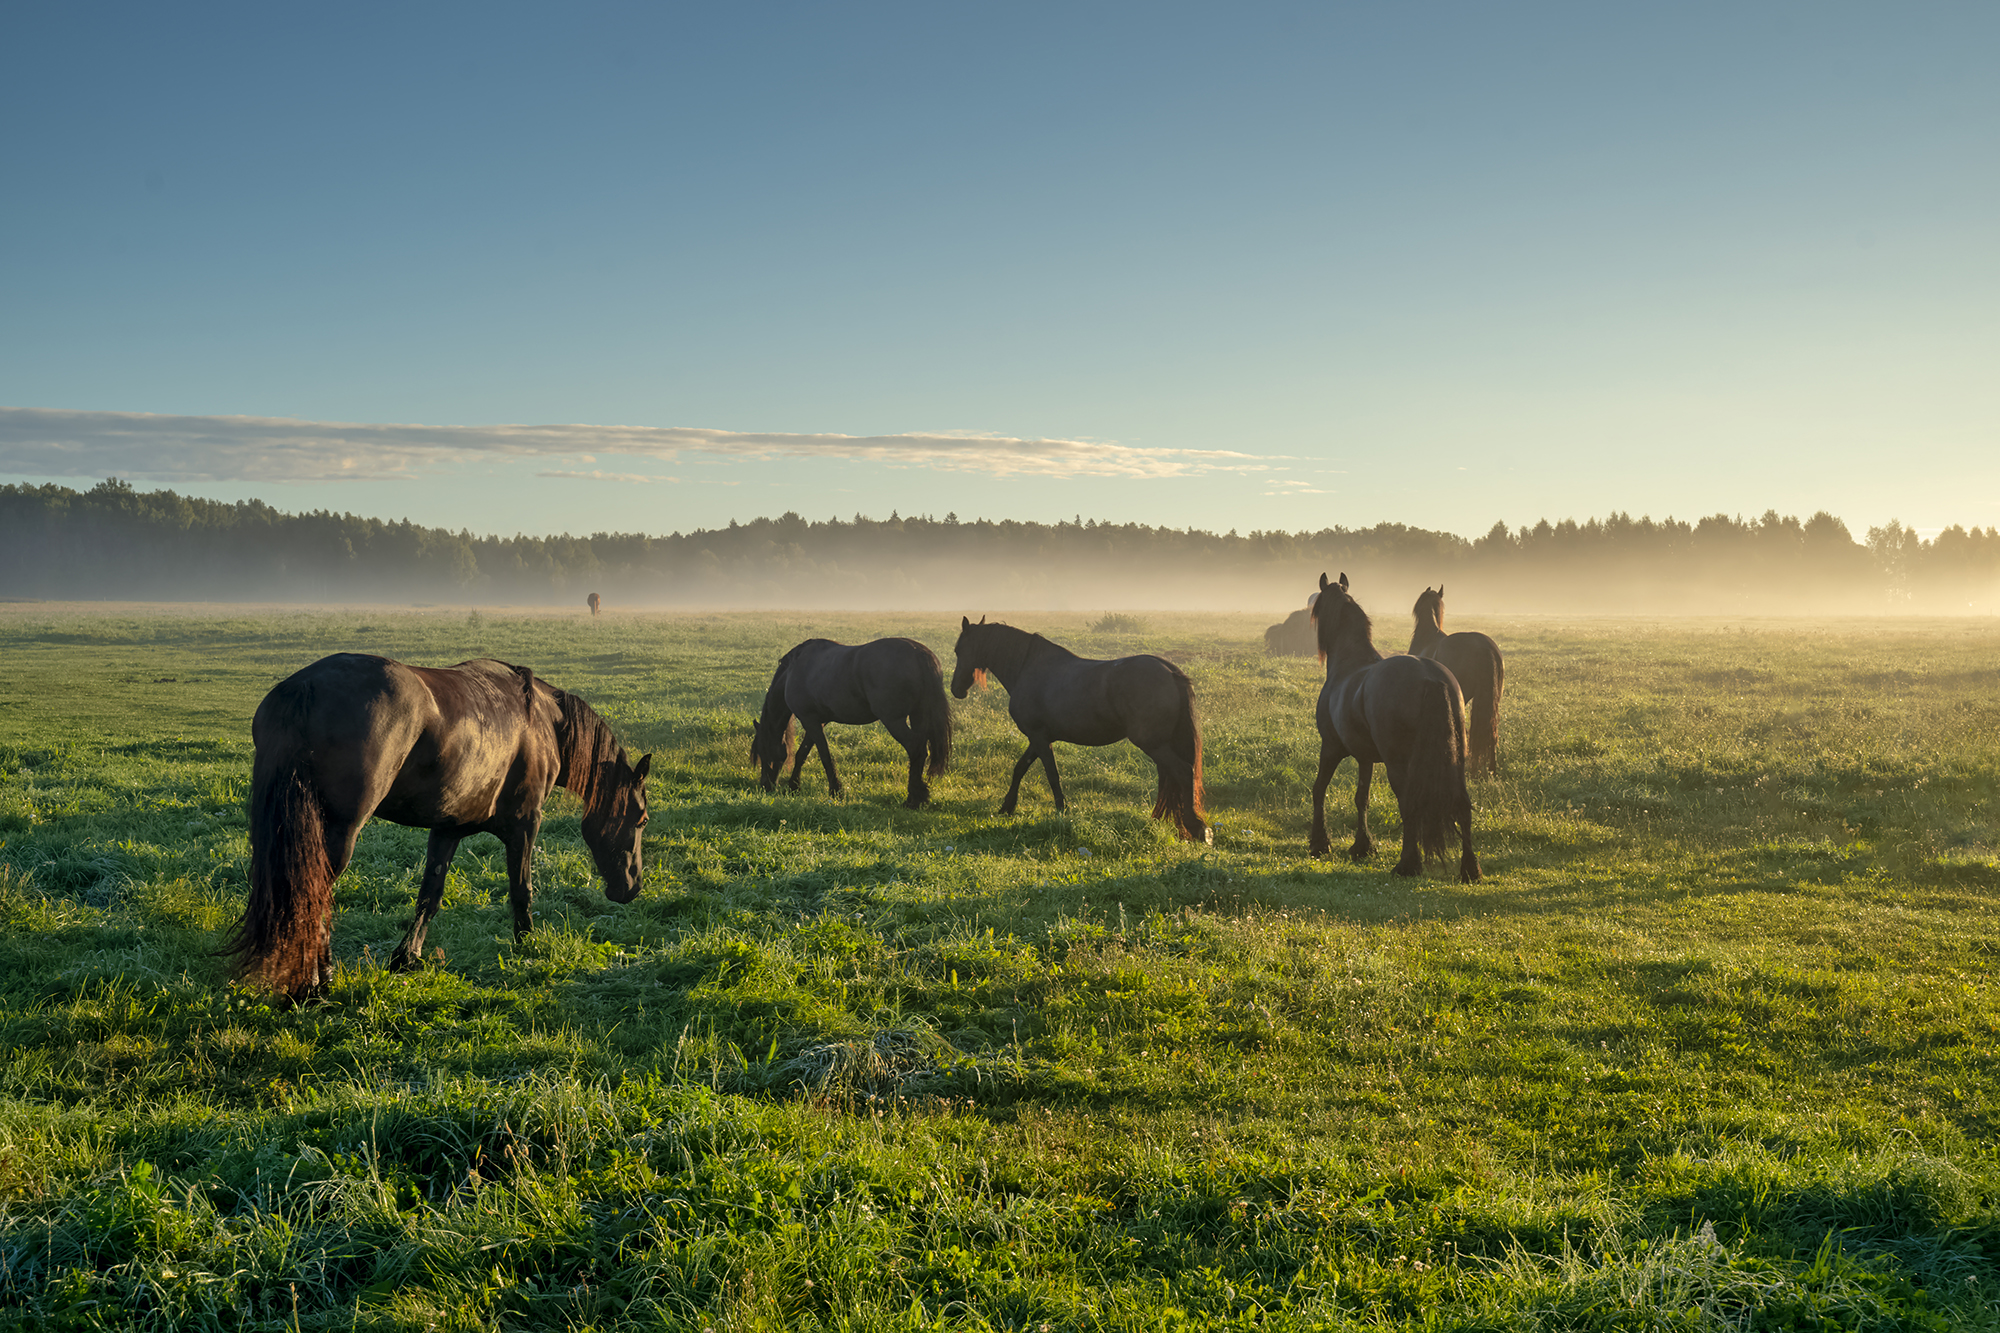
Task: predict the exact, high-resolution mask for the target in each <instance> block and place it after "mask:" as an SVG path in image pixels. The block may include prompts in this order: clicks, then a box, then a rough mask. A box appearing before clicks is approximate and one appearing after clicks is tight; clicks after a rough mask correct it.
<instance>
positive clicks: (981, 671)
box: [951, 617, 1215, 842]
mask: <svg viewBox="0 0 2000 1333" xmlns="http://www.w3.org/2000/svg"><path fill="white" fill-rule="evenodd" d="M988 671H991V672H992V673H993V674H994V675H996V676H998V677H999V678H1000V683H1001V684H1002V685H1005V686H1006V687H1007V712H1008V713H1009V714H1010V715H1012V717H1013V719H1014V725H1015V726H1017V727H1019V728H1020V729H1021V734H1022V735H1024V736H1026V737H1027V738H1028V748H1027V750H1026V751H1024V752H1023V753H1022V755H1021V758H1020V759H1019V760H1018V761H1017V762H1016V763H1015V765H1014V781H1013V783H1012V785H1010V786H1009V787H1008V788H1007V799H1006V800H1004V801H1002V802H1000V813H1001V814H1003V815H1011V814H1013V813H1014V806H1015V805H1016V803H1018V802H1019V800H1020V799H1021V779H1022V778H1023V777H1025V776H1026V775H1027V772H1028V766H1029V765H1030V764H1032V763H1034V762H1035V760H1036V759H1037V758H1038V757H1039V758H1040V759H1041V761H1042V771H1043V772H1044V773H1046V774H1048V778H1049V793H1050V794H1051V795H1052V796H1054V797H1055V802H1056V809H1058V810H1061V809H1063V808H1064V807H1065V805H1066V804H1067V802H1065V801H1064V800H1063V789H1062V779H1061V778H1059V777H1057V776H1056V752H1055V750H1054V748H1053V746H1052V742H1055V741H1068V742H1070V743H1071V744H1072V745H1111V744H1114V743H1116V742H1118V741H1122V740H1126V739H1130V740H1131V742H1132V743H1133V744H1134V745H1136V746H1138V747H1139V748H1140V750H1142V751H1144V752H1145V755H1146V757H1147V758H1148V759H1151V760H1152V761H1153V763H1154V765H1155V766H1156V767H1157V768H1158V769H1159V773H1160V785H1159V789H1158V792H1157V793H1156V795H1155V798H1154V801H1153V818H1155V819H1160V818H1163V817H1171V818H1172V819H1173V821H1174V827H1175V829H1177V830H1178V831H1179V832H1180V835H1181V836H1182V837H1183V838H1186V839H1188V840H1189V841H1190V842H1213V841H1215V835H1214V834H1212V833H1211V832H1210V831H1209V828H1208V824H1207V822H1206V820H1205V818H1204V811H1203V810H1202V808H1201V724H1200V723H1199V722H1197V721H1196V719H1195V715H1194V685H1193V683H1192V682H1190V681H1189V680H1188V678H1187V674H1186V673H1185V672H1183V671H1182V670H1181V669H1180V668H1179V667H1177V666H1175V665H1174V664H1173V663H1172V662H1169V661H1167V660H1166V659H1165V658H1163V657H1152V656H1139V657H1120V658H1115V659H1113V660H1111V661H1103V660H1100V659H1096V658H1089V657H1078V656H1077V655H1076V654H1075V653H1073V652H1071V651H1070V650H1069V649H1067V648H1061V647H1058V646H1056V645H1055V644H1053V643H1050V642H1049V641H1048V640H1047V639H1045V638H1043V637H1042V636H1041V635H1039V634H1030V633H1028V632H1027V631H1026V630H1021V629H1015V628H1014V627H1013V626H1011V625H997V624H996V625H989V624H987V623H986V621H985V618H984V617H981V618H980V622H979V623H978V624H977V625H975V624H973V623H972V621H971V620H970V619H967V618H964V617H961V618H960V621H959V633H958V669H957V670H956V671H954V672H953V673H952V677H951V692H952V694H953V695H954V696H955V697H957V698H960V699H963V698H964V697H965V695H966V692H967V691H968V690H970V689H971V688H972V686H973V685H974V683H975V682H979V683H983V681H984V678H985V675H986V673H987V672H988Z"/></svg>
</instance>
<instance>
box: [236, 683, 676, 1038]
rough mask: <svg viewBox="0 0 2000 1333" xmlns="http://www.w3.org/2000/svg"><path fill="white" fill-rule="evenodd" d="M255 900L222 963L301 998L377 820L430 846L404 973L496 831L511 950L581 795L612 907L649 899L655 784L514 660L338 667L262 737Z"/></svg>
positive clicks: (325, 976)
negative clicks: (448, 882) (509, 910)
mask: <svg viewBox="0 0 2000 1333" xmlns="http://www.w3.org/2000/svg"><path fill="white" fill-rule="evenodd" d="M250 734H251V737H252V738H253V739H254V740H255V742H256V745H257V757H256V762H255V764H254V766H253V768H252V773H251V782H250V897H249V901H248V903H247V904H246V905H245V908H244V912H243V919H242V921H240V922H239V923H238V924H237V926H236V930H235V932H234V934H233V935H232V936H231V938H230V941H229V944H228V945H227V947H226V949H225V952H228V953H232V954H235V955H236V956H237V959H238V971H239V975H242V976H254V977H257V978H259V979H261V980H262V981H263V982H264V984H266V985H268V986H270V987H271V988H273V989H275V990H279V991H283V992H285V993H287V994H289V995H290V996H291V997H292V998H293V999H295V1000H296V999H303V998H305V997H307V996H310V995H314V994H317V993H320V992H323V991H324V990H325V988H326V985H327V982H328V980H329V979H330V977H331V975H332V970H333V954H332V940H333V882H334V880H335V879H336V878H338V877H339V875H340V872H341V871H343V870H345V869H346V868H347V863H348V862H349V861H350V860H351V859H352V858H353V856H354V843H355V839H356V838H358V837H359V836H360V834H361V828H362V826H363V825H364V824H366V823H367V822H368V820H369V817H370V816H371V815H374V816H380V817H381V818H383V819H387V820H389V821H391V822H393V823H397V824H403V825H407V826H409V827H411V828H427V829H429V830H430V831H431V837H430V847H429V849H428V850H427V851H426V852H425V855H424V878H423V884H422V887H421V888H420V889H419V890H418V894H417V914H416V919H415V920H414V921H412V922H411V923H410V928H409V931H408V933H407V934H405V935H404V936H403V941H402V943H400V944H398V945H397V946H396V952H395V955H394V957H393V958H392V959H391V960H390V964H389V965H390V966H391V967H392V968H395V969H397V970H408V969H411V968H415V967H417V966H419V965H420V963H421V961H422V958H423V949H424V932H425V930H426V929H427V928H428V927H429V925H430V922H431V919H432V918H433V917H435V916H436V915H437V912H438V907H439V905H440V903H441V902H442V900H443V897H444V882H445V872H446V871H447V870H448V869H449V868H450V866H451V858H452V855H453V853H455V852H456V851H457V850H458V844H459V843H460V842H461V841H462V840H464V839H465V838H467V837H470V836H471V835H473V834H475V833H491V834H492V835H493V836H494V837H496V838H498V839H500V841H501V843H502V844H503V845H504V846H505V847H506V849H507V885H508V900H509V902H510V903H511V904H512V906H513V909H514V938H515V939H516V940H519V939H520V938H521V937H522V936H523V935H524V934H526V933H527V932H528V930H529V929H530V928H531V927H532V926H533V924H534V919H533V916H532V915H531V913H530V912H529V904H530V902H531V901H532V899H533V897H534V888H533V886H532V884H531V882H530V879H529V871H530V867H531V863H532V860H533V857H534V850H535V835H536V833H537V832H538V831H539V830H540V828H541V823H542V805H543V803H544V802H545V801H546V800H547V799H548V795H549V792H550V790H551V789H553V788H555V787H567V788H568V789H569V790H570V791H571V792H573V793H575V794H576V796H577V798H578V799H579V800H581V801H582V802H583V806H584V813H583V841H584V845H585V846H587V847H589V848H590V854H591V857H592V859H593V860H594V861H595V862H596V863H597V873H598V874H599V875H600V876H602V877H603V880H604V896H605V897H607V898H609V899H611V901H613V902H617V903H629V902H631V901H632V900H633V899H634V898H636V897H638V895H639V887H640V864H639V842H640V836H641V830H642V829H644V827H645V825H646V774H647V773H648V772H649V771H650V770H651V769H652V764H653V757H652V756H651V755H647V756H646V757H645V758H643V759H641V760H640V761H639V762H638V763H637V764H636V765H635V764H632V763H629V762H628V761H627V760H626V757H625V751H624V750H623V749H621V748H620V747H619V744H618V740H617V738H616V737H615V736H613V735H612V734H611V728H610V727H609V726H607V725H605V722H604V720H603V719H602V718H600V717H599V716H598V715H597V714H596V712H595V711H593V710H592V709H591V707H590V705H589V704H587V703H585V702H584V701H583V700H582V699H579V698H577V696H575V695H574V694H570V693H568V692H566V691H563V690H559V689H556V688H555V687H554V686H552V685H550V684H548V683H547V682H546V681H541V680H537V679H536V678H535V674H534V672H532V671H530V670H529V669H528V668H526V667H518V666H509V665H508V664H507V663H505V662H494V661H484V660H482V661H475V662H461V663H459V664H458V665H457V666H455V667H444V668H431V667H415V666H406V665H404V664H403V663H401V662H392V661H390V660H389V659H387V658H384V657H371V656H367V655H365V654H361V653H336V654H335V655H334V656H332V657H325V658H321V659H320V660H319V661H317V662H315V663H313V664H312V665H311V666H309V667H306V668H305V669H304V670H302V671H299V672H297V673H295V674H294V675H292V676H291V677H289V678H287V679H286V680H284V681H282V682H280V683H279V684H278V685H277V686H276V687H275V688H274V689H272V691H271V692H270V693H269V694H267V695H265V696H264V702H263V703H261V704H259V705H258V706H257V714H256V717H255V719H254V720H253V721H252V722H251V724H250Z"/></svg>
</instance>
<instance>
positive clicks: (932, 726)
mask: <svg viewBox="0 0 2000 1333" xmlns="http://www.w3.org/2000/svg"><path fill="white" fill-rule="evenodd" d="M794 717H796V718H797V719H798V720H799V723H800V725H801V726H803V727H804V729H805V744H804V745H802V746H800V747H799V750H798V754H797V756H796V757H794V755H793V753H792V719H793V718H794ZM878 720H879V721H880V722H881V723H882V725H883V727H885V728H886V729H887V730H888V732H889V734H890V735H891V736H894V737H895V738H896V743H897V744H898V745H900V746H902V747H903V751H904V753H906V754H908V755H909V756H910V792H909V796H908V797H907V798H906V799H905V800H904V801H903V804H904V805H905V806H907V807H908V808H910V809H912V810H914V809H916V808H917V807H918V806H920V805H922V804H923V803H924V802H925V801H928V800H929V799H930V798H931V789H930V787H929V786H928V785H927V784H926V783H925V782H924V773H925V772H926V768H925V762H924V755H925V752H926V751H928V752H929V755H930V764H929V769H928V772H929V773H930V775H931V776H932V777H936V776H938V775H939V774H940V773H942V772H944V771H945V769H946V768H947V767H949V766H950V764H951V703H950V701H949V700H947V699H946V698H945V697H944V668H943V667H941V666H939V665H938V660H937V654H936V653H934V652H932V651H931V650H930V649H928V648H926V647H924V645H922V644H921V643H918V642H917V641H916V640H915V639H877V640H875V641H874V642H873V643H864V644H861V645H859V646H857V647H849V646H848V645H847V644H844V643H835V642H834V641H833V640H831V639H807V640H806V641H805V642H804V643H802V644H800V645H799V646H798V647H796V648H794V649H792V651H790V652H789V653H786V654H785V655H784V656H783V657H781V658H779V659H778V670H777V674H775V675H773V676H772V677H771V688H770V689H768V690H766V691H765V692H764V711H763V713H762V715H761V716H759V717H758V719H757V721H756V724H755V726H754V728H753V729H752V731H751V733H750V760H751V762H752V763H754V764H756V765H757V766H758V769H759V773H758V781H760V782H761V783H762V784H763V786H764V790H765V791H776V790H777V789H778V770H779V769H781V768H783V767H784V766H785V761H786V760H787V759H790V760H792V780H791V789H792V790H793V791H797V790H798V789H799V770H801V769H803V768H804V767H805V765H806V756H807V755H808V754H810V753H811V752H812V751H814V750H818V751H819V762H820V764H821V766H822V767H824V768H825V769H826V787H827V790H828V791H829V792H830V793H832V794H833V795H835V796H838V795H840V792H841V784H840V774H839V772H837V771H836V770H835V768H834V766H833V751H832V750H830V749H828V748H827V744H826V724H827V723H829V722H841V723H846V724H849V725H860V724H862V723H867V722H875V721H878Z"/></svg>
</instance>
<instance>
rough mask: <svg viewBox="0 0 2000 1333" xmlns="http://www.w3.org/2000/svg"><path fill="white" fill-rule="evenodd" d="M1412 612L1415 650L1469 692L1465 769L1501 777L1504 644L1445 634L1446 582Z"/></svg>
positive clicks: (1463, 633)
mask: <svg viewBox="0 0 2000 1333" xmlns="http://www.w3.org/2000/svg"><path fill="white" fill-rule="evenodd" d="M1410 614H1411V615H1413V616H1414V617H1416V622H1417V628H1416V632H1415V633H1414V634H1412V635H1411V636H1410V652H1411V653H1412V654H1413V655H1415V656H1417V657H1428V658H1430V659H1431V660H1432V661H1433V662H1441V663H1443V664H1444V666H1445V668H1446V669H1447V670H1448V671H1450V672H1451V674H1452V675H1454V676H1456V677H1458V688H1459V689H1460V690H1462V691H1464V693H1465V707H1466V711H1467V712H1469V713H1471V714H1472V719H1471V726H1470V729H1469V730H1468V731H1467V733H1466V754H1465V766H1466V768H1468V769H1469V770H1471V771H1472V772H1474V773H1495V774H1497V773H1499V771H1500V696H1501V694H1502V693H1503V692H1504V690H1505V687H1506V683H1507V669H1506V666H1505V665H1504V664H1503V663H1502V662H1501V660H1500V645H1499V644H1497V643H1495V642H1493V640H1491V639H1489V638H1487V637H1486V636H1485V635H1484V634H1479V633H1476V632H1473V631H1470V630H1462V631H1460V632H1459V633H1457V634H1446V633H1445V632H1444V585H1443V584H1442V583H1440V584H1438V586H1437V590H1436V591H1435V592H1433V591H1432V590H1431V589H1429V588H1425V589H1424V592H1423V596H1421V597H1419V598H1417V604H1416V605H1415V606H1413V607H1411V608H1410Z"/></svg>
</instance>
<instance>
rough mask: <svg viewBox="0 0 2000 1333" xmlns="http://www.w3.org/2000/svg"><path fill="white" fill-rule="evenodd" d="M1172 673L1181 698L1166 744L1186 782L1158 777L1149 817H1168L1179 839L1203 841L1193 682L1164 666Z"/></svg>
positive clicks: (1198, 730) (1204, 823)
mask: <svg viewBox="0 0 2000 1333" xmlns="http://www.w3.org/2000/svg"><path fill="white" fill-rule="evenodd" d="M1168 665H1169V667H1171V668H1172V670H1173V673H1174V683H1175V684H1177V685H1179V686H1180V691H1181V697H1180V702H1179V705H1178V707H1177V708H1176V710H1175V716H1174V730H1173V734H1172V735H1171V736H1170V737H1169V738H1168V741H1167V744H1168V746H1169V747H1170V748H1171V749H1172V750H1173V752H1174V755H1175V757H1177V758H1178V759H1180V760H1181V761H1182V762H1183V763H1185V764H1186V765H1187V766H1188V781H1187V783H1186V785H1185V786H1183V785H1182V784H1181V783H1179V782H1169V781H1167V778H1166V775H1165V774H1164V773H1162V774H1161V776H1160V789H1159V795H1158V797H1157V799H1156V800H1155V801H1154V802H1153V818H1155V819H1159V818H1162V817H1163V816H1172V817H1173V821H1174V827H1175V828H1176V829H1178V830H1179V831H1180V835H1181V836H1182V837H1183V838H1186V839H1188V840H1189V841H1190V842H1207V841H1209V840H1210V834H1209V831H1208V822H1207V817H1208V812H1207V811H1206V810H1204V809H1203V808H1202V799H1203V797H1202V785H1201V718H1200V717H1199V716H1198V715H1197V714H1196V712H1195V707H1194V682H1193V681H1191V680H1189V679H1188V678H1187V673H1186V672H1184V671H1182V670H1181V669H1180V668H1179V667H1175V666H1173V664H1172V663H1168Z"/></svg>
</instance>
